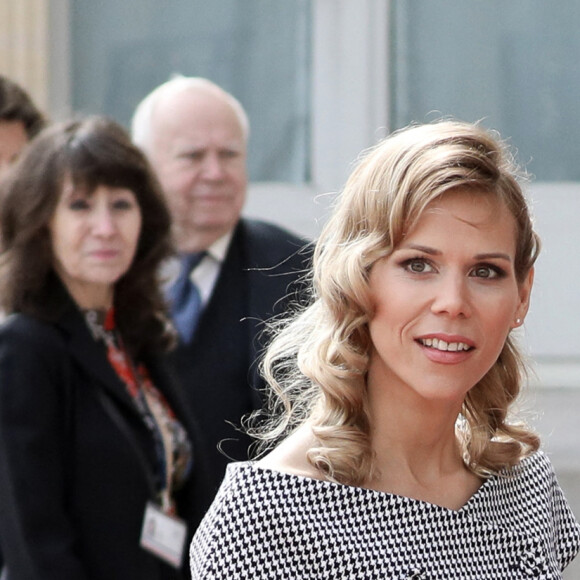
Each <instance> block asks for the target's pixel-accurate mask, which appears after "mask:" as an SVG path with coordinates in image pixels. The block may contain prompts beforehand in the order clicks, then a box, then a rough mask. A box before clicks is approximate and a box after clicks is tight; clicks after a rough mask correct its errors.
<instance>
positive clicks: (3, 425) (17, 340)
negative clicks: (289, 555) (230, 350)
mask: <svg viewBox="0 0 580 580" xmlns="http://www.w3.org/2000/svg"><path fill="white" fill-rule="evenodd" d="M143 362H144V363H145V364H146V366H147V368H148V370H149V372H150V374H151V378H152V380H153V382H154V384H155V385H156V386H157V388H158V389H159V390H160V391H161V392H162V393H163V394H164V395H165V397H166V399H167V400H168V402H169V404H170V406H171V407H172V408H173V409H174V411H175V412H176V414H177V416H178V418H179V419H180V421H181V422H182V424H183V425H184V426H185V427H186V429H187V431H188V432H189V433H190V437H192V438H193V439H194V438H195V435H194V434H195V432H196V429H197V428H196V426H195V424H194V422H193V420H192V418H191V417H190V416H189V413H188V412H187V405H186V403H185V402H184V401H183V399H182V393H180V391H179V390H178V389H177V388H176V387H175V386H174V384H173V382H172V381H171V377H170V376H169V374H168V373H167V369H165V368H164V365H163V361H162V360H159V359H156V358H154V357H151V358H150V359H147V360H145V361H143ZM193 443H194V454H195V464H194V466H195V467H194V471H193V475H192V476H191V478H190V480H189V482H188V483H187V484H186V485H185V487H184V488H183V489H182V490H181V492H178V497H177V501H178V506H179V507H178V509H179V513H180V515H181V516H182V517H183V518H184V519H186V520H187V521H188V523H189V537H191V535H192V533H193V531H194V528H195V527H196V525H197V524H198V523H199V521H200V519H201V517H202V516H203V513H204V511H205V509H206V508H207V506H208V504H209V502H210V500H211V498H212V494H213V492H214V488H215V486H214V485H213V483H212V482H208V481H206V477H207V473H208V470H207V468H206V467H205V466H204V464H203V458H202V453H203V451H199V447H200V446H199V445H198V444H197V442H196V441H195V440H194V441H193ZM153 445H154V444H153V441H152V438H151V434H150V432H149V430H148V429H147V428H146V427H145V425H144V423H143V420H142V418H141V416H140V415H139V413H138V412H137V409H136V407H135V405H134V403H133V401H132V399H131V397H130V395H129V394H128V392H127V390H126V388H125V386H124V384H123V383H122V382H121V381H120V379H119V378H118V376H117V374H116V373H115V371H114V370H113V368H112V366H111V365H110V364H109V362H108V359H107V356H106V352H105V350H104V347H103V345H102V344H100V343H97V342H95V340H94V339H93V337H92V335H91V334H90V332H89V329H88V327H87V324H86V322H85V320H84V317H83V315H82V314H81V312H80V311H79V310H78V309H77V308H76V306H75V305H74V303H73V302H72V299H70V298H68V301H67V303H66V304H65V306H64V310H63V312H62V313H61V315H60V316H59V317H58V320H56V322H51V323H48V322H43V321H41V320H38V319H36V318H33V317H31V316H27V315H22V314H17V315H13V316H11V317H9V318H8V319H7V321H6V322H5V323H4V324H3V325H2V326H1V327H0V543H1V547H2V552H3V555H4V561H5V565H6V567H7V569H8V570H7V573H6V571H5V574H6V576H3V578H6V579H8V580H21V579H22V580H23V579H26V580H35V579H38V580H53V579H54V580H89V579H91V580H127V579H129V578H139V579H140V580H168V579H177V578H184V577H188V566H187V549H188V546H186V547H185V554H184V558H183V560H184V568H183V571H182V572H181V573H178V572H177V571H176V570H175V569H173V568H170V567H169V566H168V565H166V564H164V563H162V562H161V561H160V560H159V559H158V558H156V557H154V556H152V555H150V554H149V553H147V552H145V551H144V550H143V549H142V548H141V547H140V546H139V539H140V534H141V525H142V522H143V515H144V510H145V506H146V504H147V502H148V501H150V500H153V499H154V497H155V495H156V491H155V472H156V469H155V466H156V456H155V452H154V446H153ZM195 447H197V448H198V449H197V451H198V452H197V453H196V450H195Z"/></svg>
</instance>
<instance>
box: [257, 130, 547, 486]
mask: <svg viewBox="0 0 580 580" xmlns="http://www.w3.org/2000/svg"><path fill="white" fill-rule="evenodd" d="M518 177H519V174H518V170H517V168H516V166H515V164H514V162H513V159H512V156H511V155H510V153H509V151H508V149H507V147H506V146H505V145H504V144H503V143H502V141H501V140H500V139H499V137H498V136H496V135H495V134H494V133H492V132H490V131H486V130H484V129H483V128H481V127H480V126H477V125H472V124H468V123H464V122H459V121H439V122H436V123H431V124H427V125H414V126H410V127H408V128H405V129H403V130H400V131H398V132H396V133H393V134H392V135H390V136H389V137H387V138H386V139H384V140H383V141H382V142H380V143H379V144H378V145H377V146H375V147H373V148H372V149H370V150H368V151H367V152H366V153H364V154H363V156H362V158H361V160H360V162H359V163H358V165H357V166H356V168H355V169H354V171H353V172H352V174H351V176H350V177H349V179H348V181H347V183H346V185H345V187H344V189H343V191H342V193H341V195H339V196H338V198H337V201H336V203H335V207H334V211H333V213H332V216H331V217H330V219H329V220H328V222H327V223H326V225H325V227H324V229H323V231H322V233H321V235H320V238H319V240H318V242H317V245H316V249H315V255H314V262H313V273H312V300H311V302H310V304H309V306H307V307H306V308H305V309H303V310H301V311H299V312H297V313H296V314H295V315H293V316H291V317H289V318H288V319H286V320H282V321H277V322H275V323H273V324H272V327H271V330H272V332H273V340H272V342H271V344H270V346H269V348H268V350H267V352H266V354H265V357H264V360H263V363H262V372H263V374H264V376H265V378H266V380H267V382H268V384H269V386H270V390H271V392H270V403H271V404H270V407H269V414H268V415H267V416H268V417H269V419H268V420H267V421H266V422H264V420H263V416H262V421H261V422H260V423H254V424H253V427H252V428H251V429H250V432H251V433H252V434H253V435H255V436H256V437H258V438H259V439H260V440H261V441H262V447H263V448H264V447H267V446H268V444H271V443H272V442H273V441H278V440H279V439H280V438H281V437H282V436H284V435H286V434H287V433H288V432H289V431H291V430H292V429H293V428H295V427H297V426H298V425H300V424H302V423H303V422H305V421H308V422H309V424H310V425H312V428H313V432H314V434H315V436H316V439H317V442H318V444H317V445H316V446H315V447H312V448H311V449H310V450H309V451H308V460H309V462H310V463H311V464H312V465H313V466H314V467H315V468H316V469H317V470H319V471H320V472H321V473H323V474H324V475H325V477H327V478H329V479H331V480H334V481H338V482H341V483H346V484H351V485H360V484H362V483H363V482H364V481H368V480H369V479H370V478H371V477H372V475H373V473H374V472H375V469H376V466H375V464H374V457H373V453H372V450H371V444H370V424H369V415H368V412H367V401H366V372H367V367H368V362H369V353H370V348H371V339H370V336H369V329H368V322H369V320H370V319H371V318H372V315H373V306H372V303H371V301H370V291H369V283H368V280H369V272H370V270H371V268H372V266H373V264H374V263H375V262H376V261H377V260H379V259H380V258H382V257H384V256H387V255H389V254H390V253H391V252H392V251H393V249H394V248H395V247H397V244H399V243H400V241H401V240H402V238H403V236H404V234H405V232H407V231H409V230H410V229H411V228H412V227H413V225H414V224H415V223H416V222H417V220H419V218H420V217H421V215H422V213H423V211H424V210H425V208H426V207H427V205H428V204H429V203H431V202H432V201H433V200H435V199H437V198H439V197H440V196H442V195H443V194H445V193H446V192H449V191H451V190H456V189H459V188H461V189H463V190H465V189H468V190H472V191H473V192H475V193H477V194H478V195H485V196H494V197H495V198H496V199H499V200H500V201H502V202H503V203H505V204H506V206H507V207H508V208H509V210H510V212H511V213H512V215H513V216H514V218H515V220H516V224H517V247H516V257H515V271H516V277H517V280H518V282H519V283H522V282H523V281H524V279H525V278H526V275H527V274H528V273H529V272H530V269H531V268H532V266H533V265H534V262H535V260H536V258H537V255H538V252H539V249H540V242H539V239H538V236H537V234H536V233H535V232H534V230H533V225H532V220H531V216H530V212H529V209H528V205H527V202H526V199H525V196H524V194H523V192H522V189H521V187H520V185H519V183H518ZM524 376H525V364H524V360H523V357H522V355H521V353H520V352H519V350H518V347H517V344H516V342H515V341H514V339H513V337H511V336H508V338H507V340H506V343H505V345H504V347H503V350H502V352H501V354H500V356H499V358H498V359H497V361H496V362H495V363H494V365H493V366H492V367H491V368H490V370H489V371H488V372H487V374H486V375H485V376H484V377H483V378H482V379H481V380H480V381H479V382H478V383H477V384H476V385H475V386H474V387H473V388H472V389H471V390H470V391H469V393H468V394H467V396H466V398H465V401H464V403H463V408H462V412H461V418H462V419H463V421H462V423H463V425H464V429H463V430H461V433H459V435H460V437H459V439H460V442H461V444H462V445H463V455H464V458H465V461H466V465H467V466H468V468H469V469H470V470H471V471H473V472H474V473H476V474H478V475H481V476H486V475H489V474H491V473H497V472H498V471H500V470H501V469H502V468H504V467H507V466H509V465H513V464H515V463H517V462H518V461H519V460H520V459H521V458H522V457H523V456H525V455H526V454H529V453H531V452H532V451H534V450H536V449H537V448H538V446H539V440H538V437H537V436H536V435H535V434H534V433H532V432H531V431H529V430H528V429H527V428H526V427H525V426H523V425H521V424H515V423H511V422H508V409H509V407H510V405H511V404H512V403H513V402H514V401H515V400H516V398H517V397H518V394H519V392H520V388H521V384H522V380H523V378H524ZM257 425H259V426H257Z"/></svg>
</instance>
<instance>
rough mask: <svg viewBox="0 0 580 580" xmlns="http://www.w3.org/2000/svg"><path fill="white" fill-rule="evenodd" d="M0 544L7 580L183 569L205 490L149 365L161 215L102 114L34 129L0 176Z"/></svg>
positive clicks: (158, 336) (165, 244) (160, 319)
mask: <svg viewBox="0 0 580 580" xmlns="http://www.w3.org/2000/svg"><path fill="white" fill-rule="evenodd" d="M1 231H2V247H3V249H4V253H3V255H2V263H1V266H0V268H1V269H0V283H1V293H0V299H1V304H2V307H3V308H4V310H5V312H6V313H7V314H8V318H7V320H6V321H5V322H4V324H3V325H2V327H1V328H0V544H1V548H2V552H3V554H4V556H5V570H4V576H3V578H6V579H7V580H19V579H27V580H33V579H38V580H41V579H42V580H47V579H54V580H57V579H58V580H73V579H74V580H85V579H87V580H88V579H94V580H101V579H102V580H117V579H118V580H121V579H122V580H128V579H132V578H135V579H137V578H139V579H140V580H161V579H170V578H171V579H178V578H183V577H186V576H187V572H186V571H185V568H186V567H184V566H183V560H184V558H183V556H182V552H184V550H183V548H184V546H185V544H186V543H187V541H188V538H189V537H190V536H191V534H192V533H193V530H194V528H195V526H196V525H197V523H198V521H199V519H200V517H201V516H202V514H203V511H204V508H205V507H206V503H207V501H208V500H209V498H210V494H211V489H212V487H211V485H210V482H206V481H204V480H203V471H204V470H203V459H202V458H201V457H200V456H199V454H197V453H196V444H195V435H194V432H195V425H194V422H193V419H192V418H191V417H189V416H188V415H187V414H186V413H185V409H186V406H185V404H183V403H182V401H181V395H180V392H179V390H178V389H177V388H175V386H174V384H173V382H172V380H171V377H169V375H168V372H167V370H166V369H165V367H164V364H163V358H162V354H163V353H164V351H166V350H167V348H168V347H169V346H170V344H171V342H172V334H171V330H170V326H169V325H168V324H167V319H166V315H165V305H164V302H163V298H162V294H161V292H160V289H159V284H158V279H157V272H158V270H159V264H160V262H161V261H162V260H163V259H165V258H166V257H167V256H168V255H169V254H170V252H171V245H170V241H169V240H170V237H169V236H170V233H169V232H170V219H169V215H168V212H167V210H166V207H165V205H164V203H163V201H162V197H161V194H160V192H159V189H158V185H157V182H156V181H155V178H154V177H153V176H152V174H151V171H150V169H149V167H148V165H147V162H146V161H145V159H144V158H143V156H142V154H141V153H140V152H139V150H138V149H137V148H135V147H134V146H133V145H132V144H131V142H130V140H129V138H128V136H127V134H126V133H125V131H124V130H123V129H122V128H121V127H119V126H118V125H117V124H116V123H114V122H112V121H108V120H105V119H102V118H89V119H85V120H81V121H72V122H67V123H63V124H59V125H55V126H53V127H51V128H49V129H47V130H45V131H44V132H43V133H42V134H41V135H40V136H39V137H38V138H37V139H36V140H35V141H34V143H33V144H32V145H31V146H30V148H29V149H28V150H27V152H26V154H25V155H24V156H23V157H22V159H21V160H20V161H19V163H18V165H17V166H16V167H15V170H14V172H13V173H12V174H11V176H10V178H9V181H7V182H6V184H5V187H4V189H3V191H2V206H1Z"/></svg>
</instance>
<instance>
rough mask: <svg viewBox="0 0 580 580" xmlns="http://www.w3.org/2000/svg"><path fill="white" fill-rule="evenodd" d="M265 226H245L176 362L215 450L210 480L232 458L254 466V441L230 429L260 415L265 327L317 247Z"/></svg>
mask: <svg viewBox="0 0 580 580" xmlns="http://www.w3.org/2000/svg"><path fill="white" fill-rule="evenodd" d="M305 244H306V242H305V240H303V239H300V238H298V237H297V236H295V235H294V234H292V233H290V232H288V231H286V230H284V229H282V228H279V227H277V226H274V225H272V224H267V223H264V222H261V221H255V220H246V219H243V220H241V221H240V223H239V224H238V226H237V227H236V230H235V232H234V235H233V237H232V240H231V243H230V246H229V249H228V252H227V255H226V257H225V260H224V263H223V264H222V267H221V271H220V273H219V277H218V279H217V282H216V285H215V287H214V290H213V293H212V295H211V297H210V300H209V302H208V304H207V305H206V307H205V309H204V311H203V314H202V316H201V319H200V321H199V324H198V327H197V330H196V334H195V336H194V338H193V340H192V341H191V343H190V344H188V345H183V344H181V345H179V347H178V348H177V350H176V351H174V352H173V353H172V355H171V360H172V362H173V363H174V366H175V368H176V370H177V374H178V376H179V377H180V379H181V382H182V386H183V388H184V390H185V392H186V394H187V396H188V397H189V401H190V405H191V408H192V410H193V411H194V412H195V416H196V417H198V420H199V422H200V424H201V428H202V433H203V436H204V441H205V442H206V443H207V444H208V445H209V449H208V453H207V456H208V458H209V461H210V464H211V468H212V476H213V477H214V479H217V481H221V479H222V477H223V474H224V471H225V467H226V465H227V463H228V462H229V461H230V459H228V457H226V456H225V455H224V454H223V453H222V452H220V451H219V450H218V445H219V444H220V442H222V443H221V448H222V450H223V452H225V453H226V454H227V455H228V456H230V457H231V459H235V460H244V459H248V453H247V448H248V444H249V439H248V438H247V437H246V436H244V435H243V434H241V433H240V432H239V431H238V430H237V429H236V428H234V427H233V426H232V425H231V424H230V422H231V423H233V424H234V425H236V426H239V425H240V419H241V417H242V416H243V415H244V414H246V413H248V412H250V411H252V410H255V409H258V408H260V406H261V403H262V399H261V395H260V393H259V392H258V389H261V388H262V387H263V382H262V380H261V379H260V378H259V375H258V372H257V360H258V359H259V356H260V352H261V350H262V345H261V341H260V338H259V335H260V333H261V332H262V330H263V328H264V325H263V322H264V321H265V320H267V319H268V318H270V317H271V316H272V315H273V314H280V313H282V312H284V309H285V308H286V306H287V304H288V301H289V300H291V299H292V297H294V296H295V295H296V294H297V291H298V289H299V287H300V283H299V279H300V278H302V277H303V276H304V274H305V273H306V272H307V270H308V268H309V267H310V261H311V254H312V252H311V249H312V248H311V247H310V246H308V247H306V246H305Z"/></svg>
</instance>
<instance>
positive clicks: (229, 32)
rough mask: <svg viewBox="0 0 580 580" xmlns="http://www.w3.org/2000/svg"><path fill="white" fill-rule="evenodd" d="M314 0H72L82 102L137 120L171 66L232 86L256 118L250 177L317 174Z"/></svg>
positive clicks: (75, 71) (81, 108)
mask: <svg viewBox="0 0 580 580" xmlns="http://www.w3.org/2000/svg"><path fill="white" fill-rule="evenodd" d="M310 27H311V9H310V0H293V1H292V2H287V1H286V0H243V2H240V0H211V1H209V2H208V1H207V0H170V1H168V0H122V1H119V0H99V1H98V2H95V1H93V0H71V44H72V46H71V54H72V87H73V89H72V90H73V97H72V99H73V109H74V110H75V111H77V112H83V113H103V114H107V115H110V116H112V117H113V118H115V119H117V120H118V121H119V122H121V123H122V124H124V125H125V126H128V125H129V122H130V118H131V115H132V113H133V110H134V108H135V106H136V104H137V103H138V102H139V101H140V100H141V99H142V98H143V97H144V96H145V95H146V94H147V93H148V92H149V91H150V90H151V89H153V88H154V87H155V86H157V85H158V84H160V83H162V82H164V81H165V80H167V79H168V78H169V77H170V76H171V75H172V74H174V73H179V74H183V75H188V76H189V75H191V76H203V77H207V78H209V79H210V80H212V81H214V82H216V83H218V84H219V85H221V86H223V87H224V88H225V89H226V90H228V91H229V92H231V93H233V94H234V95H235V96H236V97H237V98H238V99H239V100H240V101H241V102H242V104H243V105H244V107H245V108H246V110H247V112H248V115H249V117H250V122H251V137H250V150H249V171H250V178H251V179H252V180H254V181H256V180H257V181H288V182H295V183H301V182H305V181H308V180H309V179H310V172H309V163H308V156H309V143H310V139H309V124H310V119H309V115H310V109H309V95H310V60H311V58H310V56H311V55H310V52H311V50H310Z"/></svg>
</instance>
